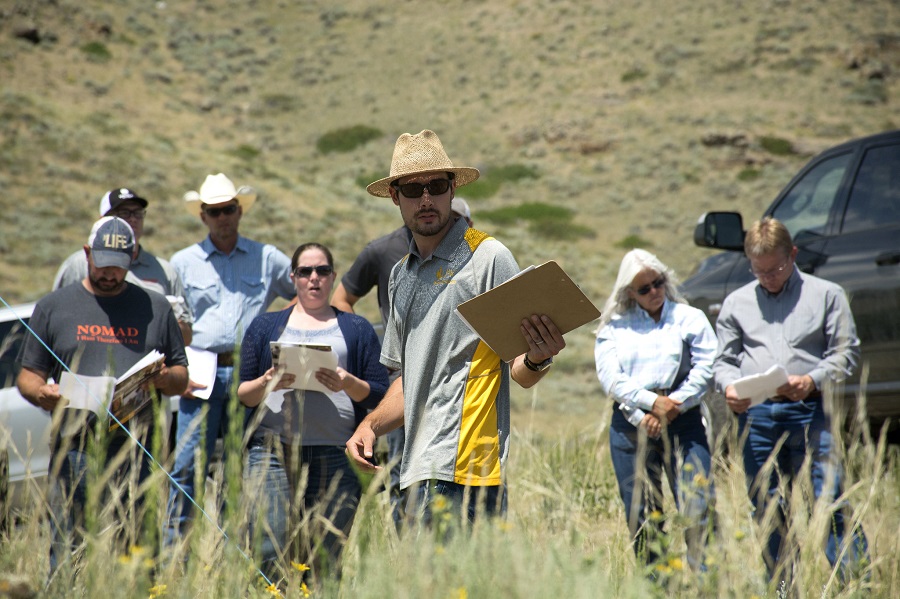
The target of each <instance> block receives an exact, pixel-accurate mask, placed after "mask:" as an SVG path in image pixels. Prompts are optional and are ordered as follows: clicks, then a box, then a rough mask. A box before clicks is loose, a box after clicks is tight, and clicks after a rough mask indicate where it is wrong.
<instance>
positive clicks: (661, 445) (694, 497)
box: [609, 403, 715, 570]
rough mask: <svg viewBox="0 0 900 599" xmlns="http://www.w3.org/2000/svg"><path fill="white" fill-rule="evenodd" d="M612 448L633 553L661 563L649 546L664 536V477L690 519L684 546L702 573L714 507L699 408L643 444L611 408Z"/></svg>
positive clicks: (713, 490) (615, 404)
mask: <svg viewBox="0 0 900 599" xmlns="http://www.w3.org/2000/svg"><path fill="white" fill-rule="evenodd" d="M609 450H610V457H611V458H612V463H613V468H614V469H615V471H616V480H617V481H618V483H619V495H620V496H621V497H622V503H624V504H625V519H626V520H627V521H628V530H629V531H630V532H631V535H632V538H633V547H634V551H635V554H636V555H637V556H638V557H639V558H643V559H645V560H646V561H647V562H648V563H650V562H653V561H655V560H656V559H658V557H659V556H658V555H657V554H656V553H655V552H653V551H652V550H651V549H650V548H649V545H648V541H650V540H652V537H653V535H654V534H662V521H663V516H662V508H663V489H662V474H663V472H665V473H666V479H667V480H668V482H669V489H670V490H671V491H672V495H673V496H674V497H675V503H676V505H677V507H678V511H679V512H680V513H681V514H682V515H683V516H685V517H686V518H687V519H688V522H689V523H688V525H687V527H686V529H685V542H686V544H687V549H688V562H689V563H690V564H691V565H692V566H693V567H695V568H698V569H701V570H702V569H703V552H704V550H705V548H706V543H707V537H708V535H709V532H710V528H711V526H712V525H713V523H712V522H711V518H712V516H711V514H712V512H713V506H714V503H715V487H714V486H713V482H712V476H711V474H710V473H711V471H712V466H711V462H712V461H711V459H710V454H709V445H708V444H707V441H706V431H705V429H704V427H703V422H702V420H701V415H700V410H699V409H697V408H695V409H692V410H688V411H687V412H685V413H684V414H681V415H679V416H678V418H676V419H675V420H673V421H672V422H671V423H670V424H669V425H668V426H667V427H665V428H664V429H663V433H662V434H661V435H660V438H659V439H650V438H647V442H646V445H643V446H642V444H641V443H640V442H639V439H638V429H637V427H635V426H634V425H632V424H631V423H629V422H628V421H627V420H626V419H625V416H623V415H622V412H621V410H619V404H618V403H614V404H613V416H612V422H611V423H610V430H609Z"/></svg>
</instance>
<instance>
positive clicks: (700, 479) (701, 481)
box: [694, 474, 709, 487]
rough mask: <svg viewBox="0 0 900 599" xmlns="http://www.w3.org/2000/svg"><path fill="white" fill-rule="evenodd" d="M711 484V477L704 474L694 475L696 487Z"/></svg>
mask: <svg viewBox="0 0 900 599" xmlns="http://www.w3.org/2000/svg"><path fill="white" fill-rule="evenodd" d="M708 485H709V479H707V478H706V477H705V476H703V475H702V474H695V475H694V486H696V487H706V486H708Z"/></svg>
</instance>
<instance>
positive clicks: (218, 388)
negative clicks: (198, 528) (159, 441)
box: [163, 366, 234, 546]
mask: <svg viewBox="0 0 900 599" xmlns="http://www.w3.org/2000/svg"><path fill="white" fill-rule="evenodd" d="M233 370H234V369H233V367H231V366H220V367H218V368H216V381H215V384H214V385H213V389H212V393H211V394H210V396H209V399H208V400H203V399H192V398H188V397H182V398H181V401H180V402H179V404H178V429H177V431H178V432H177V433H176V434H177V443H176V445H175V465H174V466H173V468H172V479H173V480H174V481H175V482H177V483H178V484H179V485H181V488H182V489H184V492H182V491H181V490H180V489H179V488H178V487H177V486H175V485H172V486H171V489H170V490H169V503H168V508H167V511H168V517H167V518H166V528H165V530H164V531H163V543H164V545H165V546H170V545H172V544H174V543H175V542H176V541H177V540H178V539H179V538H180V537H181V536H183V535H184V533H185V532H186V529H187V526H188V523H189V522H190V520H191V518H192V516H193V503H192V502H191V500H190V499H188V498H187V497H186V496H185V494H187V495H190V497H192V498H195V499H196V488H195V485H194V481H195V478H196V474H197V470H198V467H199V471H200V473H201V476H200V480H201V481H204V480H206V470H207V468H208V467H209V458H210V456H211V455H212V453H213V451H214V450H215V447H216V438H217V437H218V436H219V435H220V433H221V431H223V430H224V429H226V428H227V424H228V398H229V395H228V392H229V390H230V389H231V383H232V380H231V377H232V373H233ZM205 407H208V410H209V411H208V412H207V414H206V424H205V428H206V444H205V446H204V447H203V448H202V449H203V454H202V457H201V459H200V462H201V463H199V464H198V463H197V459H196V456H195V454H196V452H197V450H198V448H200V438H201V435H202V431H203V429H204V424H203V422H202V412H203V409H204V408H205Z"/></svg>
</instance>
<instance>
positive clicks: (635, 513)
mask: <svg viewBox="0 0 900 599" xmlns="http://www.w3.org/2000/svg"><path fill="white" fill-rule="evenodd" d="M715 353H716V336H715V333H713V330H712V327H711V326H710V324H709V321H708V320H707V318H706V315H704V314H703V312H701V311H700V310H698V309H696V308H692V307H690V306H688V305H687V302H686V301H685V299H684V298H683V297H682V296H681V294H680V293H679V292H678V289H677V286H676V281H675V276H674V273H673V272H672V271H671V269H669V268H668V267H667V266H666V265H664V264H663V263H662V262H660V260H659V259H658V258H657V257H656V256H654V255H653V254H650V253H649V252H646V251H644V250H639V249H635V250H632V251H630V252H628V253H627V254H626V255H625V257H624V258H623V259H622V264H621V266H620V267H619V275H618V278H617V279H616V286H615V289H614V290H613V293H612V295H611V296H610V298H609V300H608V301H607V302H606V306H604V308H603V316H602V317H601V319H600V327H599V328H598V330H597V343H596V346H595V349H594V357H595V360H596V364H597V376H598V378H599V379H600V384H601V385H602V386H603V390H604V391H605V392H606V394H607V396H609V397H610V398H612V399H613V400H615V401H614V403H613V416H612V422H611V423H610V432H609V444H610V455H611V457H612V462H613V467H614V468H615V471H616V479H617V480H618V483H619V494H620V495H621V497H622V501H623V502H624V504H625V517H626V520H627V521H628V528H629V530H630V532H631V534H632V536H633V538H634V550H635V552H636V553H637V555H638V557H639V558H641V559H643V560H646V562H648V563H652V562H653V561H655V560H656V559H658V558H659V557H660V556H658V555H657V554H656V553H655V552H654V550H653V548H652V544H649V543H648V540H650V539H652V537H653V535H654V534H656V535H658V534H660V533H661V532H662V526H661V523H662V520H663V516H662V507H663V493H662V473H663V471H665V473H666V478H667V479H668V482H669V488H670V489H671V490H672V494H673V496H674V497H675V501H676V503H677V505H678V510H679V512H680V513H681V514H682V515H683V516H684V517H685V518H686V522H687V524H686V529H685V540H686V542H687V549H688V552H687V557H688V562H689V563H690V564H691V565H693V566H695V567H697V568H701V569H702V561H703V558H702V554H703V550H704V548H705V545H706V540H707V534H708V532H709V528H710V526H711V524H710V513H711V512H712V504H713V498H714V490H713V484H712V477H711V460H710V452H709V444H708V443H707V440H706V433H705V428H704V424H703V421H702V419H701V414H700V410H699V406H700V400H701V398H702V397H703V395H704V394H705V393H706V391H707V389H708V387H709V384H710V379H711V377H712V363H713V358H714V357H715Z"/></svg>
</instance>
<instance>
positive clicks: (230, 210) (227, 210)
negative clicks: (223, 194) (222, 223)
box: [203, 204, 238, 218]
mask: <svg viewBox="0 0 900 599" xmlns="http://www.w3.org/2000/svg"><path fill="white" fill-rule="evenodd" d="M237 209H238V205H237V204H229V205H228V206H223V207H221V208H204V209H203V212H205V213H206V215H207V216H211V217H212V218H217V217H218V216H219V215H220V214H224V215H226V216H231V215H232V214H234V213H235V212H237Z"/></svg>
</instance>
